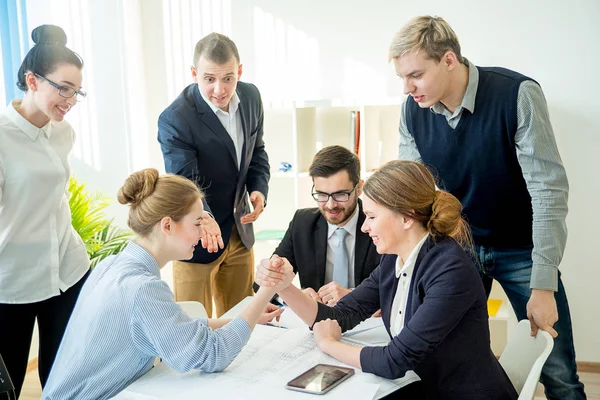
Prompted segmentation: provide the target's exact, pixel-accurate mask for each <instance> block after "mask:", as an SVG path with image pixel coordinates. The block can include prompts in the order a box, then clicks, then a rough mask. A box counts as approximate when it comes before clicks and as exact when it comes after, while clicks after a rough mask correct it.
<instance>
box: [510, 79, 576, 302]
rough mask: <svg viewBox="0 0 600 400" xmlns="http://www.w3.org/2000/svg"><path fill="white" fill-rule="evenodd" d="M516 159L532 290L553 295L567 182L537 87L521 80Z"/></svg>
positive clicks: (563, 230) (563, 240) (564, 231)
mask: <svg viewBox="0 0 600 400" xmlns="http://www.w3.org/2000/svg"><path fill="white" fill-rule="evenodd" d="M517 122H518V128H517V132H516V134H515V145H516V150H517V159H518V161H519V164H520V166H521V169H522V171H523V177H524V179H525V183H526V184H527V190H528V191H529V194H530V196H531V206H532V211H533V225H532V230H533V237H532V239H533V252H532V261H533V268H532V274H531V283H530V286H531V288H533V289H546V290H554V291H556V290H557V288H558V266H559V265H560V262H561V260H562V256H563V252H564V249H565V244H566V241H567V227H566V221H565V220H566V216H567V212H568V206H567V201H568V195H569V183H568V180H567V175H566V172H565V169H564V167H563V165H562V160H561V159H560V154H559V152H558V147H557V145H556V140H555V138H554V132H553V130H552V125H551V123H550V116H549V114H548V108H547V106H546V101H545V99H544V95H543V93H542V90H541V88H540V87H539V86H538V85H537V84H536V83H535V82H531V81H526V82H523V83H522V84H521V87H520V88H519V95H518V99H517Z"/></svg>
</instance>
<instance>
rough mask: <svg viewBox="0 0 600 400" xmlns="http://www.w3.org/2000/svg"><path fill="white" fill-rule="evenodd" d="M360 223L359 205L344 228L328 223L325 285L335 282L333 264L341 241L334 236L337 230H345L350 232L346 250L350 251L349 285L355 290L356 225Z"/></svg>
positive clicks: (347, 237) (346, 240)
mask: <svg viewBox="0 0 600 400" xmlns="http://www.w3.org/2000/svg"><path fill="white" fill-rule="evenodd" d="M357 223H358V205H356V208H355V209H354V213H353V214H352V216H351V217H350V219H349V220H348V222H347V223H346V225H344V226H337V225H333V224H330V223H329V222H328V223H327V227H328V228H327V259H326V262H325V284H327V283H330V282H331V281H332V280H333V263H334V260H335V252H336V250H337V249H338V245H339V241H340V240H339V239H338V236H337V235H334V233H335V231H336V229H337V228H342V229H345V230H346V232H348V235H346V239H345V242H346V249H347V250H348V264H349V265H348V283H349V284H350V287H349V288H347V289H353V288H354V247H355V246H354V245H355V244H356V224H357Z"/></svg>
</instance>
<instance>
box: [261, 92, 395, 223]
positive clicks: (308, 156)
mask: <svg viewBox="0 0 600 400" xmlns="http://www.w3.org/2000/svg"><path fill="white" fill-rule="evenodd" d="M356 111H359V112H360V140H359V149H360V150H359V157H360V159H361V166H362V176H363V178H366V177H367V176H368V174H369V171H372V170H373V169H374V168H377V167H378V166H380V165H382V164H384V163H385V162H387V161H389V160H393V159H396V158H397V155H398V140H399V137H398V119H399V117H400V105H384V106H378V105H362V106H327V105H324V104H322V103H321V104H317V105H314V106H311V105H307V104H303V105H302V106H301V107H299V106H298V107H287V108H267V109H265V120H264V132H265V135H264V139H265V144H266V148H267V153H268V154H269V163H270V164H271V181H270V183H269V199H268V205H267V208H266V209H265V212H264V213H263V215H261V216H260V218H259V219H258V221H257V222H256V223H255V226H254V229H255V231H256V232H260V231H262V230H282V231H285V230H286V229H287V227H288V224H289V221H291V219H292V217H293V215H294V212H295V211H296V210H297V209H299V208H304V207H314V206H315V205H316V204H315V202H314V200H313V199H312V197H311V188H312V180H311V178H310V177H309V176H308V168H309V166H310V163H311V162H312V159H313V157H314V155H315V154H316V152H317V151H319V150H320V149H322V148H323V147H325V146H330V145H333V144H338V145H341V146H344V147H347V148H349V149H351V150H352V149H354V146H355V144H354V141H355V132H354V127H353V118H352V113H353V112H356ZM280 162H287V163H290V164H291V165H292V168H291V169H290V170H289V171H286V172H280V171H278V169H279V168H280Z"/></svg>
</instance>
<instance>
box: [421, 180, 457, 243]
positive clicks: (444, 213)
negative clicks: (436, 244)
mask: <svg viewBox="0 0 600 400" xmlns="http://www.w3.org/2000/svg"><path fill="white" fill-rule="evenodd" d="M461 212H462V205H461V204H460V201H459V200H458V199H457V198H456V197H454V196H453V195H452V194H450V193H448V192H446V191H444V190H436V191H435V193H434V195H433V204H432V206H431V217H430V218H429V222H428V223H427V228H428V230H429V231H430V232H431V233H432V234H433V235H434V236H437V235H441V236H452V235H453V234H454V233H455V232H456V230H457V229H458V228H460V224H461V221H462V215H461Z"/></svg>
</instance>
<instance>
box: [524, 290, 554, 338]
mask: <svg viewBox="0 0 600 400" xmlns="http://www.w3.org/2000/svg"><path fill="white" fill-rule="evenodd" d="M527 318H528V319H529V323H530V324H531V336H536V335H537V333H538V329H543V330H545V331H546V332H548V333H549V334H550V335H552V337H553V338H555V337H557V336H558V332H556V331H555V330H554V328H553V326H554V324H555V323H556V321H558V310H557V309H556V300H555V299H554V292H553V291H552V290H542V289H532V290H531V297H530V298H529V301H528V302H527Z"/></svg>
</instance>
